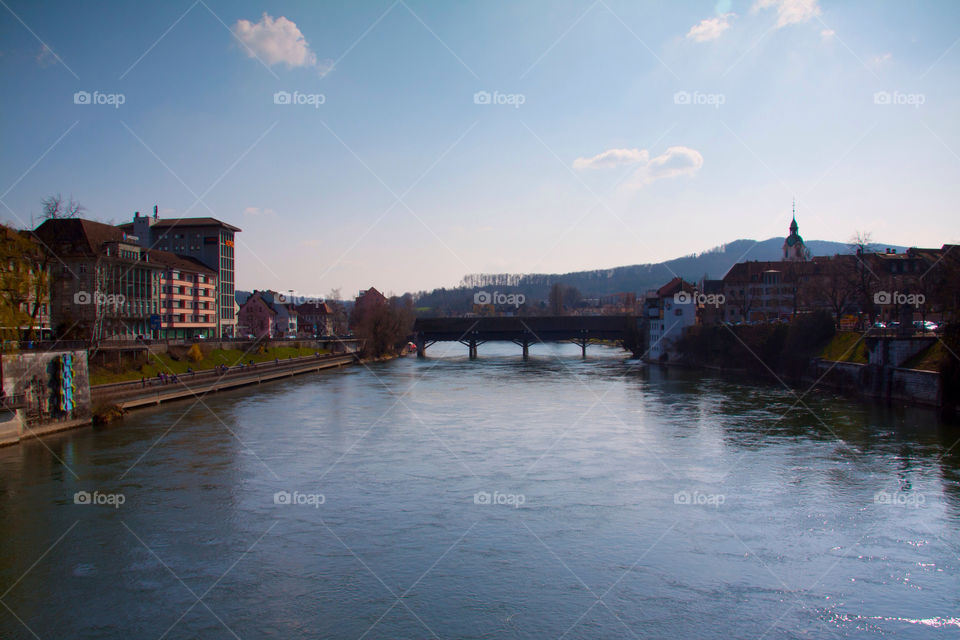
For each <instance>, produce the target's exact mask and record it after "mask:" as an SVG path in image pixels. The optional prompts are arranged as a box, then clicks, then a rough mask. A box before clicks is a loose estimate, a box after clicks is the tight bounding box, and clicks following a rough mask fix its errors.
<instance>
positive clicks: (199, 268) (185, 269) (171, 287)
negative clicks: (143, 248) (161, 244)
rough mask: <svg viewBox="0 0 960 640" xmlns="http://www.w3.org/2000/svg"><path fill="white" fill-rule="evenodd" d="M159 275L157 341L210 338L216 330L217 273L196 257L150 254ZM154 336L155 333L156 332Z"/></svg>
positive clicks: (153, 251) (154, 251)
mask: <svg viewBox="0 0 960 640" xmlns="http://www.w3.org/2000/svg"><path fill="white" fill-rule="evenodd" d="M149 254H150V259H151V261H152V262H154V263H156V264H160V265H162V266H163V269H164V270H163V272H162V273H161V275H160V329H159V335H155V337H159V338H180V339H183V338H193V337H196V336H203V337H205V338H206V337H212V336H214V335H215V334H216V331H217V272H216V271H214V270H213V269H211V268H209V267H208V266H206V265H205V264H203V263H202V262H200V261H199V260H197V259H195V258H189V257H186V256H178V255H176V254H174V253H170V252H169V251H158V250H156V249H154V250H152V251H150V252H149ZM155 334H156V332H155Z"/></svg>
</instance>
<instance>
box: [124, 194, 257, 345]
mask: <svg viewBox="0 0 960 640" xmlns="http://www.w3.org/2000/svg"><path fill="white" fill-rule="evenodd" d="M119 228H120V229H121V230H123V231H126V232H127V233H130V234H132V235H133V236H134V237H136V238H138V241H139V243H140V246H142V247H145V248H148V249H159V250H161V251H169V252H170V253H175V254H177V255H179V256H189V257H191V258H195V259H197V260H199V261H200V262H202V263H203V264H204V265H206V266H207V267H209V268H210V269H213V270H214V271H215V272H216V277H217V286H216V292H217V296H216V298H217V314H216V321H217V326H216V329H215V331H214V335H215V337H230V336H233V335H235V334H236V332H237V331H236V328H237V315H236V310H235V306H234V283H235V275H236V269H235V263H234V238H235V235H236V234H237V233H239V232H240V231H241V229H240V228H239V227H235V226H233V225H231V224H227V223H226V222H222V221H220V220H217V219H216V218H166V219H161V218H160V217H159V216H158V214H157V207H154V208H153V216H152V217H151V216H141V215H140V213H139V212H136V213H134V216H133V222H132V223H126V224H122V225H120V226H119Z"/></svg>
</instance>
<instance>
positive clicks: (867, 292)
mask: <svg viewBox="0 0 960 640" xmlns="http://www.w3.org/2000/svg"><path fill="white" fill-rule="evenodd" d="M847 246H849V247H850V249H851V250H852V251H853V253H854V255H855V256H856V259H857V262H856V286H857V298H859V300H860V309H861V310H862V311H866V313H867V316H868V317H869V319H870V324H871V325H872V324H873V320H874V317H875V316H876V308H875V307H874V302H873V293H874V292H873V289H874V285H875V284H876V281H877V276H876V274H874V273H873V270H872V269H870V265H868V264H867V260H869V258H867V254H869V253H873V252H874V246H873V242H872V234H871V233H870V232H869V231H857V232H855V233H854V234H853V236H852V237H851V238H850V240H849V241H848V243H847Z"/></svg>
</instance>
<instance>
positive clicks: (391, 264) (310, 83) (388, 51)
mask: <svg viewBox="0 0 960 640" xmlns="http://www.w3.org/2000/svg"><path fill="white" fill-rule="evenodd" d="M958 39H960V3H955V2H919V3H902V2H875V1H873V0H870V1H863V2H860V1H857V0H851V1H845V2H827V1H826V0H745V1H742V2H741V1H735V0H721V1H720V2H716V3H714V2H693V1H690V2H672V1H668V0H664V1H662V2H634V1H622V2H621V1H617V0H595V1H593V0H578V1H573V0H549V1H543V2H500V1H492V0H485V1H482V2H441V1H433V2H427V1H423V0H396V1H392V0H388V1H379V0H370V1H365V2H339V3H329V2H273V3H264V2H250V1H247V0H229V1H216V0H195V1H194V0H186V1H184V2H163V3H130V2H107V1H97V2H36V1H29V2H19V1H15V0H0V78H2V81H3V86H4V89H5V90H4V92H3V97H2V103H0V104H2V111H0V113H2V118H0V220H3V221H4V222H6V223H7V224H12V225H14V226H17V227H21V228H26V227H29V226H30V225H31V222H32V223H33V224H34V225H36V224H38V222H39V220H38V218H39V214H40V212H41V200H42V199H43V198H44V197H46V196H49V195H51V194H54V193H61V194H63V195H64V196H68V195H72V196H73V197H74V198H76V199H77V200H79V201H80V202H81V203H82V204H83V205H84V206H85V207H86V209H87V212H86V214H85V216H86V217H88V218H91V219H95V220H100V221H104V222H113V223H121V222H126V221H129V220H130V219H132V217H133V213H134V211H141V212H148V211H152V209H153V206H154V205H157V206H158V207H159V211H160V216H161V217H182V216H213V217H216V218H218V219H220V220H223V221H225V222H228V223H230V224H233V225H236V226H238V227H240V228H242V229H243V231H242V233H240V234H238V236H237V254H236V255H237V287H238V288H240V289H254V288H257V289H266V288H271V289H276V290H284V291H285V290H290V289H293V290H294V291H297V292H299V293H302V294H304V295H325V294H326V293H327V292H329V291H331V290H332V289H335V288H337V289H340V290H341V292H342V293H343V295H344V296H345V297H349V296H353V295H355V294H356V291H358V290H359V289H363V288H367V287H369V286H376V287H377V288H378V289H380V290H381V291H384V292H393V293H397V294H399V293H403V292H405V291H417V290H422V289H432V288H434V287H439V286H455V285H456V284H458V283H459V281H460V279H461V277H462V276H463V275H464V274H467V273H500V272H513V273H562V272H568V271H576V270H583V269H598V268H607V267H614V266H619V265H626V264H636V263H643V262H655V261H660V260H664V259H669V258H673V257H677V256H681V255H686V254H690V253H694V252H699V251H704V250H706V249H709V248H711V247H714V246H717V245H719V244H722V243H724V242H729V241H732V240H735V239H738V238H755V239H766V238H770V237H775V236H783V235H786V233H787V226H788V224H789V222H790V216H791V209H792V207H793V202H794V200H795V201H796V210H797V220H798V222H799V224H800V233H801V234H802V235H803V236H804V237H805V238H807V239H819V240H836V241H846V240H848V239H849V238H850V237H851V236H852V235H853V234H854V233H855V232H858V231H860V232H869V233H871V234H872V236H873V239H874V240H876V241H879V242H881V243H883V242H886V243H890V244H899V245H912V246H935V247H939V246H941V245H942V244H944V243H957V242H960V237H958V236H960V234H958V226H957V215H956V203H957V202H958V200H960V181H958V180H957V176H958V175H960V118H958V117H957V115H958V113H960V82H958V78H960V73H958V72H960V44H958ZM747 257H748V258H749V256H747Z"/></svg>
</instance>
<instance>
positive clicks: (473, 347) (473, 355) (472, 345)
mask: <svg viewBox="0 0 960 640" xmlns="http://www.w3.org/2000/svg"><path fill="white" fill-rule="evenodd" d="M469 346H470V359H471V360H476V359H477V341H476V340H474V339H473V338H471V339H470V345H469Z"/></svg>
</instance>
